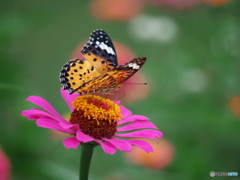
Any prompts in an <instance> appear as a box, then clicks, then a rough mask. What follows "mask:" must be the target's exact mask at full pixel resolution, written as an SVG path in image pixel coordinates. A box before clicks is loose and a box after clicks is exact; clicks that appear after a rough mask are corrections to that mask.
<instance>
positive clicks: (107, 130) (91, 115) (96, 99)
mask: <svg viewBox="0 0 240 180" xmlns="http://www.w3.org/2000/svg"><path fill="white" fill-rule="evenodd" d="M72 103H73V107H74V111H73V112H72V114H71V117H70V122H71V123H74V124H78V125H79V127H80V129H81V130H82V132H83V133H85V134H87V135H89V136H91V137H93V138H95V139H101V138H111V137H112V136H113V135H114V134H115V132H116V129H117V121H118V120H121V117H122V115H121V113H120V107H119V106H118V105H117V104H116V103H114V102H113V101H111V100H110V99H105V98H103V97H100V96H95V95H83V96H78V97H77V98H76V99H75V100H74V101H73V102H72Z"/></svg>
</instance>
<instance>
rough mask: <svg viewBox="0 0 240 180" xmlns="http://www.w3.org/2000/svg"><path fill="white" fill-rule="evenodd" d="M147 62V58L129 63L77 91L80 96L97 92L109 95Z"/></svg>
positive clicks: (80, 87)
mask: <svg viewBox="0 0 240 180" xmlns="http://www.w3.org/2000/svg"><path fill="white" fill-rule="evenodd" d="M145 62H146V58H145V57H140V58H135V59H133V60H132V61H129V62H128V63H125V64H123V65H120V66H118V67H116V68H114V69H112V70H111V71H109V72H108V73H107V74H103V75H100V76H98V77H95V78H93V79H91V80H90V81H88V82H85V83H83V84H82V85H81V86H79V87H78V88H76V89H75V91H76V92H79V93H80V94H89V93H96V92H102V93H109V92H111V91H113V90H116V89H118V88H119V87H120V86H121V83H123V82H125V81H126V80H127V79H129V78H130V77H132V76H133V75H134V74H135V73H136V72H137V71H138V70H139V69H140V68H141V67H142V66H143V64H144V63H145Z"/></svg>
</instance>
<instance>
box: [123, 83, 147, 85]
mask: <svg viewBox="0 0 240 180" xmlns="http://www.w3.org/2000/svg"><path fill="white" fill-rule="evenodd" d="M123 84H131V85H147V83H123Z"/></svg>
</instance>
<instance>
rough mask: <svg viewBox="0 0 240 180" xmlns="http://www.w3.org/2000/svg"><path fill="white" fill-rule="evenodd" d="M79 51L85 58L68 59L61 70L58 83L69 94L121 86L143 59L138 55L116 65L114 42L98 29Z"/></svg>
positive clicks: (144, 59)
mask: <svg viewBox="0 0 240 180" xmlns="http://www.w3.org/2000/svg"><path fill="white" fill-rule="evenodd" d="M81 53H82V54H83V56H84V58H85V59H78V58H77V59H73V60H70V61H68V62H67V63H66V64H65V65H63V67H62V70H61V72H60V76H59V78H60V83H61V84H62V85H63V89H64V90H67V91H69V93H70V94H72V93H79V94H80V95H83V94H93V93H97V92H100V93H103V94H110V93H111V92H113V91H115V90H118V89H119V88H121V87H122V83H123V82H125V81H126V80H127V79H129V78H130V77H131V76H133V75H134V74H135V73H136V72H137V71H138V70H139V69H140V68H141V67H142V66H143V64H144V63H145V62H146V58H145V57H139V58H135V59H133V60H131V61H129V62H127V63H125V64H122V65H119V66H118V61H117V55H116V51H115V48H114V45H113V43H112V41H111V39H110V37H109V36H108V35H107V33H106V32H104V31H103V30H101V29H97V30H95V31H93V32H92V33H91V34H90V38H89V41H88V42H87V43H86V44H85V45H84V47H83V48H82V50H81Z"/></svg>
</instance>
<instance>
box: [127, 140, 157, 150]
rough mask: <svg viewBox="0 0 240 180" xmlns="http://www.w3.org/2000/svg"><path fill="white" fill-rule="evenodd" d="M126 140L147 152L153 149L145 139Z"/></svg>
mask: <svg viewBox="0 0 240 180" xmlns="http://www.w3.org/2000/svg"><path fill="white" fill-rule="evenodd" d="M127 141H129V142H130V143H131V144H133V145H135V146H138V147H140V148H141V149H142V150H144V151H145V152H147V153H149V152H153V151H154V149H153V147H152V146H151V145H150V144H149V143H148V142H146V141H143V140H127Z"/></svg>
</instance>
